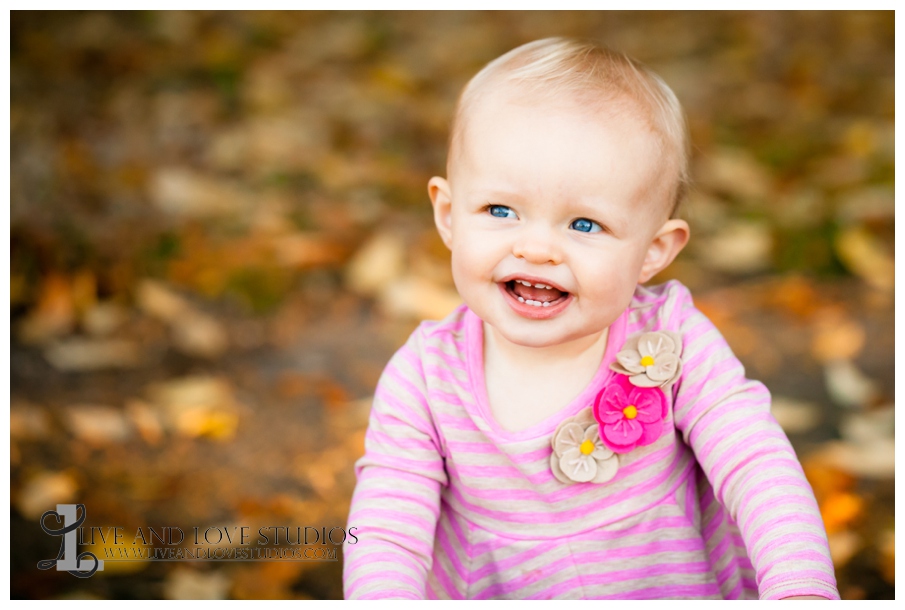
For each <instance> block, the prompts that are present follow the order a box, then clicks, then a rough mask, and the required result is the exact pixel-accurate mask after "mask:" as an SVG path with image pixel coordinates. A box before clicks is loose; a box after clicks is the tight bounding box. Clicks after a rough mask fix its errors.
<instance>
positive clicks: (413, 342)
mask: <svg viewBox="0 0 905 610" xmlns="http://www.w3.org/2000/svg"><path fill="white" fill-rule="evenodd" d="M419 337H420V329H419V330H418V331H415V333H413V335H412V337H411V338H410V339H409V341H408V342H407V343H406V344H405V345H404V346H403V347H402V348H401V349H400V350H399V351H398V352H396V354H395V355H394V356H393V358H392V359H391V360H390V362H389V364H388V365H387V367H386V369H384V372H383V375H382V376H381V378H380V381H379V382H378V385H377V390H376V392H375V395H374V403H373V405H372V407H371V416H370V421H369V424H368V431H367V434H366V436H365V455H364V457H362V458H361V459H360V460H359V461H358V462H357V463H356V465H355V471H356V475H357V477H358V482H357V484H356V487H355V492H354V493H353V496H352V505H351V508H350V511H349V523H348V528H349V529H351V528H355V529H354V530H352V531H354V532H355V535H356V536H357V538H358V541H357V542H356V543H355V544H348V545H346V546H345V548H344V566H343V590H344V594H345V597H346V599H424V598H425V594H426V591H425V589H426V582H427V574H428V572H429V571H430V569H431V564H432V556H433V543H434V533H435V530H436V527H437V518H438V515H439V511H440V489H441V486H444V485H446V484H447V482H448V480H447V475H446V470H445V465H444V460H443V456H442V454H441V444H440V439H439V435H438V434H437V430H436V427H435V426H434V423H433V420H432V418H431V414H430V410H429V408H428V402H427V390H426V384H425V379H424V373H423V367H422V366H421V361H420V358H419V353H420V352H419V349H418V346H419V345H420V338H419Z"/></svg>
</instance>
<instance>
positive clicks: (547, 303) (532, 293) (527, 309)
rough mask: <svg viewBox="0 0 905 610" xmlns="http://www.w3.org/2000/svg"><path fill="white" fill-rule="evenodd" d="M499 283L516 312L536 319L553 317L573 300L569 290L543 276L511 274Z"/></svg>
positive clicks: (507, 300)
mask: <svg viewBox="0 0 905 610" xmlns="http://www.w3.org/2000/svg"><path fill="white" fill-rule="evenodd" d="M498 285H499V287H500V291H501V292H502V293H503V295H504V297H505V298H506V302H507V303H508V304H509V306H510V307H512V309H513V310H515V312H516V313H518V314H519V315H521V316H523V317H526V318H531V319H534V320H542V319H547V318H552V317H553V316H556V315H558V314H559V313H560V312H562V311H563V310H564V309H565V308H566V307H568V305H569V303H570V302H571V301H572V295H571V294H570V293H569V292H567V291H565V290H563V289H562V288H561V287H559V286H556V285H555V284H553V283H552V282H549V281H548V280H544V279H541V278H533V277H521V276H511V277H508V278H504V280H503V281H502V282H499V284H498Z"/></svg>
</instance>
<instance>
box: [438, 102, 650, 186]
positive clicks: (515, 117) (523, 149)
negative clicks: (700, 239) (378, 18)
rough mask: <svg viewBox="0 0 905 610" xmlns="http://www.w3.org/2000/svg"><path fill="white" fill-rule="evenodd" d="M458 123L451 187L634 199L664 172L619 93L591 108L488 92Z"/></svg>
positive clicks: (644, 125) (643, 127)
mask: <svg viewBox="0 0 905 610" xmlns="http://www.w3.org/2000/svg"><path fill="white" fill-rule="evenodd" d="M459 128H460V129H461V132H460V133H459V134H458V137H457V143H456V145H455V146H454V149H453V150H451V151H450V163H449V168H448V169H449V176H450V179H451V180H452V181H453V185H454V188H455V186H456V183H459V184H460V185H461V184H467V185H468V187H469V188H478V187H481V188H484V187H486V186H488V185H494V186H495V187H500V188H503V187H504V188H507V189H510V190H514V191H518V192H531V191H534V192H536V193H538V194H541V193H542V194H543V195H544V196H547V197H549V196H552V195H554V194H557V195H559V196H560V197H557V199H556V200H560V199H561V197H564V196H569V197H577V198H583V197H585V198H587V197H591V196H595V197H598V198H599V197H608V198H610V199H612V200H620V201H630V202H635V200H637V199H638V198H643V197H644V196H645V195H646V192H647V191H648V190H650V187H651V186H652V185H653V184H654V183H655V182H658V181H659V180H658V178H657V176H658V175H659V174H661V173H662V172H660V171H659V167H660V165H661V162H660V161H661V157H662V155H661V150H660V148H661V147H660V146H659V144H658V138H657V137H656V135H655V134H654V132H653V131H652V130H651V128H650V126H649V124H648V122H647V121H645V120H644V118H643V116H641V113H639V112H638V110H637V108H634V107H633V106H632V105H631V104H628V103H626V102H625V101H624V100H620V99H613V100H610V101H608V102H607V103H603V104H597V105H595V106H592V107H587V106H583V105H581V104H577V103H574V102H568V103H566V102H562V101H557V100H534V99H530V98H527V97H520V96H519V95H518V93H517V92H505V93H504V94H496V95H488V96H483V97H482V98H481V99H480V100H477V101H476V103H475V104H473V105H472V106H471V107H470V108H468V109H467V110H466V112H465V114H464V116H463V117H462V121H461V123H460V126H459Z"/></svg>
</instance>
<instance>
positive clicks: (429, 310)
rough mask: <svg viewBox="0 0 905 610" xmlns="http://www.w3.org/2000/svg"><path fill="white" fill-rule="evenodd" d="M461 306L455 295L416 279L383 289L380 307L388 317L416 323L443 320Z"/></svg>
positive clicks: (392, 284)
mask: <svg viewBox="0 0 905 610" xmlns="http://www.w3.org/2000/svg"><path fill="white" fill-rule="evenodd" d="M461 304H462V299H461V297H459V295H458V293H456V292H455V291H454V290H451V289H449V288H444V287H443V286H438V285H437V284H435V283H433V282H432V281H430V280H428V279H425V278H419V277H411V276H409V277H403V278H400V279H398V280H396V281H394V282H392V283H391V284H389V285H387V286H384V287H383V289H382V290H381V292H380V298H379V305H380V308H381V309H382V310H383V311H384V312H385V313H386V314H388V315H390V316H393V317H398V318H413V319H418V320H442V319H443V318H445V317H446V316H447V315H449V314H450V313H452V311H453V310H454V309H455V308H456V307H458V306H459V305H461Z"/></svg>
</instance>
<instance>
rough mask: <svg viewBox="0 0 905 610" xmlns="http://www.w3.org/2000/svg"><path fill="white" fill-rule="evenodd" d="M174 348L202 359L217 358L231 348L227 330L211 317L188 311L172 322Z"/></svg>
mask: <svg viewBox="0 0 905 610" xmlns="http://www.w3.org/2000/svg"><path fill="white" fill-rule="evenodd" d="M172 331H173V346H174V347H176V348H177V349H178V350H179V351H181V352H184V353H186V354H189V355H190V356H197V357H201V358H217V357H219V356H221V355H222V354H223V353H224V352H225V351H226V349H227V348H228V347H229V338H228V336H227V333H226V328H225V327H224V326H223V325H222V324H221V323H220V322H218V321H217V320H216V319H214V318H212V317H211V316H209V315H207V314H204V313H201V312H200V311H193V310H188V311H186V312H184V313H183V315H182V316H180V317H179V318H177V319H176V320H174V321H173V322H172Z"/></svg>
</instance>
